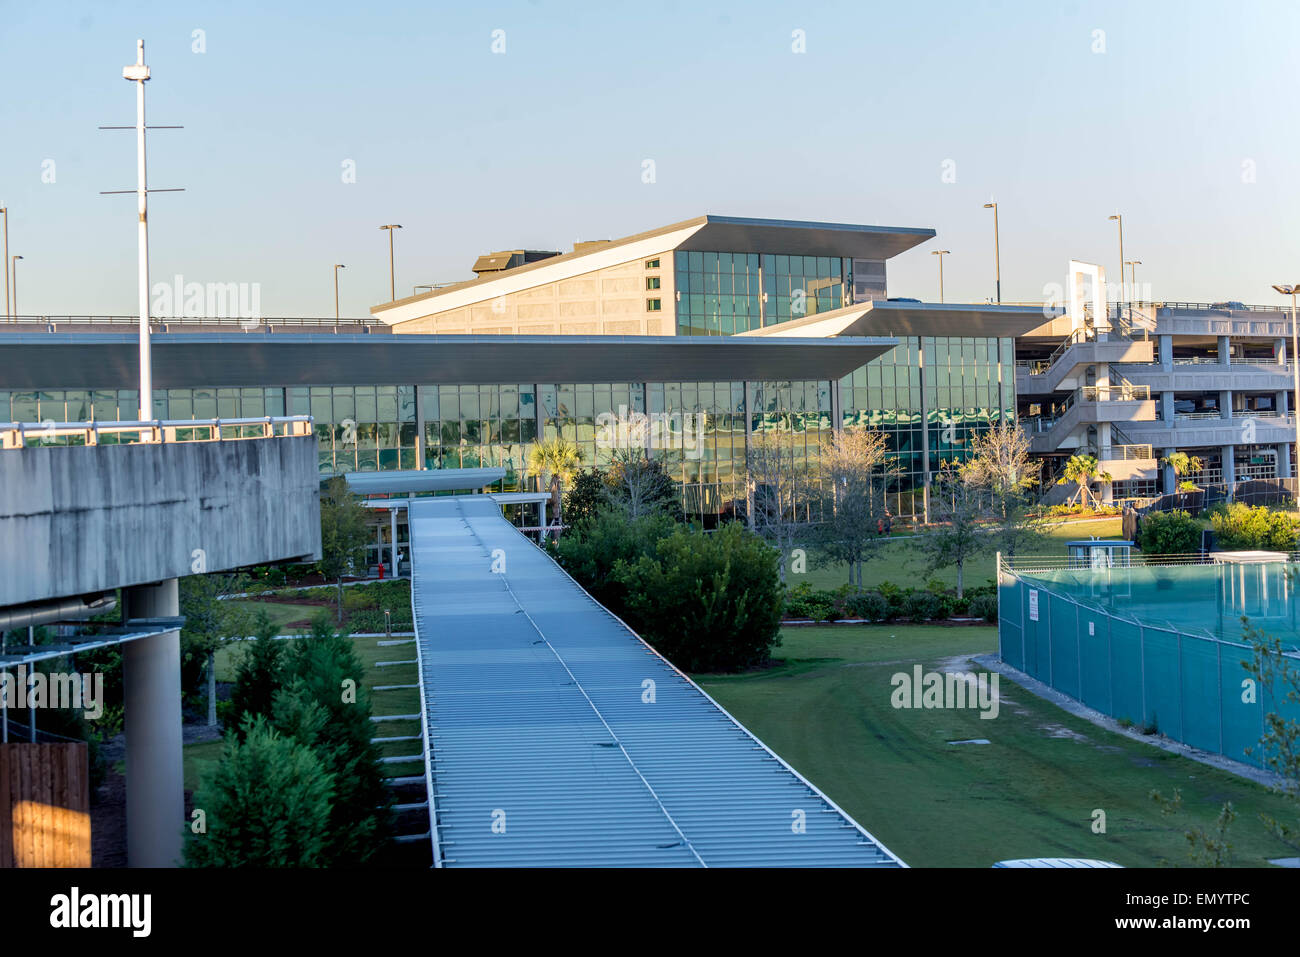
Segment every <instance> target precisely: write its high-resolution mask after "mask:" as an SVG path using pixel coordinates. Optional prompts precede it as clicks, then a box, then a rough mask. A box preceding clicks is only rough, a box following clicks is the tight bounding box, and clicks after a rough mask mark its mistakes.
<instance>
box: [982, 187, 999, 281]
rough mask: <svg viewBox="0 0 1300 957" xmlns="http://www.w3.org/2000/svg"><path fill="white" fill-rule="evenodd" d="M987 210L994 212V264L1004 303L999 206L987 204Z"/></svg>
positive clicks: (985, 205) (985, 206)
mask: <svg viewBox="0 0 1300 957" xmlns="http://www.w3.org/2000/svg"><path fill="white" fill-rule="evenodd" d="M984 208H985V209H991V210H993V262H994V265H995V268H996V269H997V282H998V302H1001V301H1002V242H1001V240H1000V239H999V238H998V204H997V203H985V204H984Z"/></svg>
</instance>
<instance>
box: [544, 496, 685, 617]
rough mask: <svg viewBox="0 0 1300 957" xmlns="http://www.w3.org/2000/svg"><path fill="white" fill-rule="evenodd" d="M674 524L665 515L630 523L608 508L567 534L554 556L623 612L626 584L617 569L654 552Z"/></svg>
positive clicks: (602, 600)
mask: <svg viewBox="0 0 1300 957" xmlns="http://www.w3.org/2000/svg"><path fill="white" fill-rule="evenodd" d="M675 527H676V524H675V523H674V522H673V520H672V519H671V518H669V517H668V516H666V515H657V514H656V515H648V516H646V517H645V518H641V519H638V520H636V521H634V522H629V521H628V520H627V519H626V518H624V517H623V516H622V515H621V514H619V513H618V512H615V511H614V510H612V509H605V510H603V511H600V512H598V513H597V514H596V515H595V516H594V517H593V518H591V519H590V520H588V521H586V522H584V523H583V524H582V525H580V526H578V527H577V528H575V529H571V530H570V531H569V533H568V534H566V535H564V536H563V537H562V538H561V539H560V541H559V542H558V543H557V544H556V546H555V558H556V560H557V561H558V562H559V563H560V565H561V566H563V568H564V570H565V571H567V572H568V573H569V574H570V575H572V576H573V577H574V579H575V580H576V581H577V582H578V584H580V585H581V586H582V587H583V588H585V589H586V590H587V591H588V592H590V593H591V597H592V598H594V599H596V601H598V602H600V603H601V604H602V605H604V606H605V607H606V608H610V609H612V610H613V611H614V612H615V614H620V609H623V608H624V607H626V604H627V601H626V599H627V586H626V584H625V583H624V582H623V581H622V580H621V578H619V576H618V575H616V574H615V571H616V568H617V567H618V566H619V564H620V563H622V564H624V565H633V564H635V563H636V562H637V561H638V560H639V559H641V558H642V557H644V556H647V555H652V554H653V553H654V551H655V548H656V546H657V545H658V544H659V542H661V541H662V540H664V539H665V538H667V537H668V536H669V535H670V534H672V532H673V529H674V528H675Z"/></svg>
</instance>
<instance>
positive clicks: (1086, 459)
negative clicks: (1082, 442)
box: [1056, 455, 1111, 505]
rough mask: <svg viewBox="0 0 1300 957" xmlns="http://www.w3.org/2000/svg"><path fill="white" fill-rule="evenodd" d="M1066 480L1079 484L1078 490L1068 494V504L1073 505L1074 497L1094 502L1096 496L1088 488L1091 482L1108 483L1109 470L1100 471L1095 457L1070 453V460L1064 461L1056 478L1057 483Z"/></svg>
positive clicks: (1109, 479) (1109, 478)
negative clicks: (1063, 465)
mask: <svg viewBox="0 0 1300 957" xmlns="http://www.w3.org/2000/svg"><path fill="white" fill-rule="evenodd" d="M1067 482H1073V483H1074V484H1075V485H1077V486H1079V488H1078V491H1076V492H1075V493H1074V494H1073V495H1071V496H1070V504H1071V505H1073V504H1074V501H1075V499H1076V498H1077V499H1079V501H1080V502H1081V503H1082V504H1084V505H1087V504H1090V503H1089V500H1090V499H1091V500H1092V503H1091V504H1094V505H1095V504H1096V496H1094V495H1093V494H1092V490H1091V489H1090V488H1089V486H1091V484H1092V483H1093V482H1101V483H1102V484H1103V485H1109V484H1110V482H1111V476H1110V473H1109V472H1102V471H1100V470H1099V469H1098V468H1097V459H1096V458H1095V457H1094V456H1091V455H1071V456H1070V460H1069V461H1068V462H1066V463H1065V471H1064V472H1063V473H1062V474H1061V477H1060V478H1059V479H1057V480H1056V484H1057V485H1064V484H1066V483H1067Z"/></svg>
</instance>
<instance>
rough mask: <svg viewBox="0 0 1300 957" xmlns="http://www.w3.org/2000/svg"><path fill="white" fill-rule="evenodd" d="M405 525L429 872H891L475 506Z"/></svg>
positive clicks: (729, 720)
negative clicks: (423, 745)
mask: <svg viewBox="0 0 1300 957" xmlns="http://www.w3.org/2000/svg"><path fill="white" fill-rule="evenodd" d="M410 522H411V526H410V527H411V556H412V588H413V596H412V597H413V603H414V607H415V612H416V614H415V619H416V621H415V624H416V645H417V649H418V654H419V669H420V685H421V688H422V693H421V702H422V706H423V710H424V715H425V726H426V730H427V731H428V733H429V735H430V737H429V739H428V740H429V741H430V742H431V748H430V749H429V751H427V752H426V769H425V772H426V776H427V779H428V782H429V785H430V787H429V793H430V796H431V806H430V818H431V822H432V824H433V827H432V829H431V836H432V840H433V842H434V853H435V862H436V863H437V864H438V865H441V866H457V867H493V866H495V867H526V866H541V867H545V866H578V867H701V866H704V867H760V866H805V867H833V866H841V867H888V868H897V867H901V866H904V865H903V864H902V862H901V861H900V860H899V859H898V858H897V857H896V856H895V855H894V854H892V853H891V852H890V851H889V850H888V849H887V848H885V847H884V846H883V845H882V844H880V842H879V841H877V840H876V839H875V838H874V837H873V836H872V835H871V834H870V833H868V832H867V831H866V830H864V829H863V828H862V827H861V825H859V824H858V823H857V822H856V821H854V820H853V819H852V818H851V817H849V816H848V815H847V814H846V813H845V812H844V811H843V810H841V809H840V808H839V807H838V806H836V805H835V804H834V802H832V801H831V800H830V798H828V797H827V796H826V795H825V794H823V793H822V792H821V791H819V790H818V789H817V788H816V787H814V786H813V785H812V784H811V783H810V782H809V781H808V780H807V779H805V778H803V777H801V776H800V775H799V774H798V773H797V772H795V771H794V770H793V769H792V768H791V767H790V766H789V765H788V764H786V763H785V762H784V761H782V760H781V759H780V758H779V757H778V756H777V755H776V754H774V753H773V752H772V751H771V750H770V749H768V748H767V747H766V746H765V745H764V744H763V743H762V742H761V741H759V740H758V739H757V738H755V737H754V736H753V735H752V734H751V733H750V732H749V731H748V730H746V729H745V727H744V726H743V725H741V724H740V723H739V722H738V721H736V720H735V719H734V718H733V717H732V716H731V715H729V714H728V713H727V712H726V711H724V710H723V709H722V708H721V707H719V706H718V704H717V703H716V702H715V701H714V700H713V699H712V698H710V697H709V696H708V695H707V694H705V693H704V692H703V691H702V690H701V689H700V688H699V686H698V685H696V684H695V683H694V682H693V681H691V679H690V678H689V677H688V676H686V675H685V674H683V673H682V672H680V671H679V670H677V669H676V668H674V667H673V666H672V665H671V664H670V663H669V662H668V661H667V660H665V659H664V658H663V657H661V656H660V655H659V654H657V653H656V652H655V651H654V649H652V648H651V647H650V646H649V645H648V644H646V643H645V642H643V641H642V640H641V639H640V638H639V637H637V635H636V634H635V633H634V632H632V631H631V630H630V629H629V628H628V627H627V626H626V625H625V624H623V622H621V621H619V620H618V619H617V618H616V617H615V616H614V615H612V614H611V613H610V612H608V611H607V610H606V609H604V608H603V607H601V606H600V605H598V604H597V603H596V602H595V601H593V600H592V599H591V596H590V595H588V594H587V593H586V592H585V591H584V590H583V589H582V588H580V587H579V586H578V584H577V583H576V582H575V581H574V580H573V579H572V578H570V577H569V576H568V575H567V574H565V572H564V571H563V570H562V569H561V568H560V567H559V566H558V565H557V564H556V563H555V562H554V561H553V560H552V559H551V558H550V557H549V556H548V555H547V554H546V553H545V552H543V551H542V550H541V549H540V548H538V547H537V546H536V545H534V544H533V543H532V542H531V541H529V540H528V539H526V538H525V537H524V536H523V535H522V534H521V533H520V532H519V530H518V529H516V528H515V527H514V526H512V525H511V524H510V523H509V522H508V521H506V520H505V519H504V518H503V517H502V515H501V510H500V507H499V506H498V505H497V504H496V503H494V502H493V501H491V500H490V499H489V498H488V497H487V496H456V497H450V498H428V499H418V500H416V501H414V502H412V503H411V512H410ZM491 556H500V557H501V558H502V561H500V562H499V563H497V562H494V560H493V557H491ZM650 688H652V689H653V691H654V696H653V700H652V701H648V700H647V697H646V695H647V689H650ZM800 812H802V813H800ZM792 821H799V822H802V823H803V825H804V827H803V828H802V829H799V828H795V827H792Z"/></svg>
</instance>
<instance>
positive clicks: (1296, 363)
mask: <svg viewBox="0 0 1300 957" xmlns="http://www.w3.org/2000/svg"><path fill="white" fill-rule="evenodd" d="M1273 288H1274V289H1276V290H1277V291H1278V292H1280V293H1281V294H1282V295H1284V296H1290V297H1291V355H1289V356H1287V358H1288V359H1290V360H1291V387H1292V388H1293V389H1294V390H1295V392H1294V393H1293V397H1292V400H1291V407H1290V408H1289V409H1287V412H1289V413H1290V414H1291V421H1292V422H1297V423H1300V416H1298V415H1297V410H1296V408H1295V403H1297V402H1300V351H1298V350H1297V349H1296V342H1297V336H1296V327H1295V297H1296V293H1300V283H1298V284H1295V285H1291V286H1288V285H1285V284H1279V283H1274V284H1273ZM1287 471H1288V472H1289V471H1291V470H1290V469H1289V468H1288V469H1287ZM1293 477H1294V476H1293Z"/></svg>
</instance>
